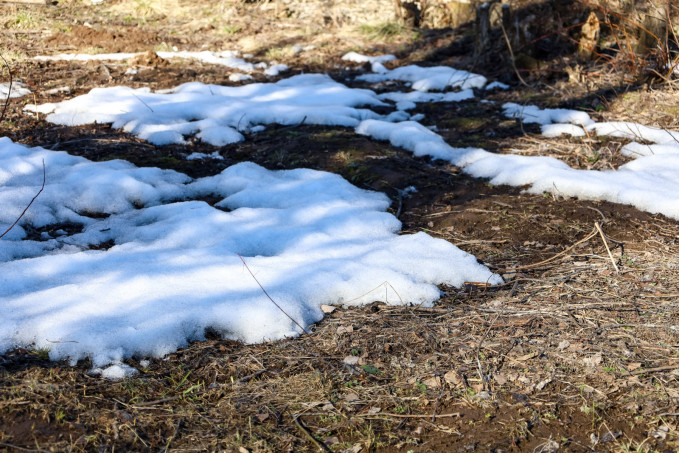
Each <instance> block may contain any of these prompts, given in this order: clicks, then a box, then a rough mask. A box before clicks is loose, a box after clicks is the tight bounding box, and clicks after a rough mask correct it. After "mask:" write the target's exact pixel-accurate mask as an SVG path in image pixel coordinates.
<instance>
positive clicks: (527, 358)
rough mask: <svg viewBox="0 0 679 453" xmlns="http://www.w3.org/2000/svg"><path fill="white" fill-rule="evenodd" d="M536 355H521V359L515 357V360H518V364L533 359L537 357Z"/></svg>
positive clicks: (533, 353) (532, 353)
mask: <svg viewBox="0 0 679 453" xmlns="http://www.w3.org/2000/svg"><path fill="white" fill-rule="evenodd" d="M537 355H538V353H537V352H531V353H530V354H526V355H522V356H521V357H517V358H516V359H515V360H518V361H519V362H525V361H526V360H530V359H533V358H535V357H537Z"/></svg>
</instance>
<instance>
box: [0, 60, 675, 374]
mask: <svg viewBox="0 0 679 453" xmlns="http://www.w3.org/2000/svg"><path fill="white" fill-rule="evenodd" d="M366 58H367V57H366ZM346 59H347V60H350V61H368V62H371V63H372V66H373V71H374V72H373V73H372V74H366V75H364V76H362V77H361V78H362V80H364V81H368V82H374V83H382V82H385V81H389V80H399V81H402V82H405V83H406V84H408V85H410V87H411V88H412V90H411V91H409V92H385V93H382V94H379V95H378V94H376V93H375V92H374V91H372V90H366V89H352V88H349V87H347V86H345V85H343V84H341V83H338V82H336V81H334V80H332V79H331V78H330V77H328V76H326V75H321V74H306V75H297V76H293V77H290V78H287V79H283V80H280V81H278V82H276V83H252V84H249V85H243V86H237V87H225V86H217V85H205V84H202V83H188V84H184V85H181V86H179V87H177V88H174V89H171V90H166V91H159V92H155V93H154V92H151V91H150V90H148V89H136V90H135V89H131V88H127V87H113V88H97V89H93V90H92V91H91V92H90V93H88V94H86V95H83V96H79V97H76V98H73V99H70V100H67V101H64V102H60V103H54V104H43V105H39V106H29V107H28V110H32V111H38V112H42V113H45V114H47V120H48V121H50V122H52V123H55V124H62V125H80V124H88V123H94V122H97V123H111V124H112V125H113V127H115V128H120V129H123V130H125V131H127V132H130V133H133V134H135V135H137V136H139V137H140V138H142V139H145V140H148V141H149V142H151V143H153V144H156V145H164V144H170V143H184V142H185V141H186V137H189V136H196V137H197V138H198V139H200V140H202V141H204V142H206V143H210V144H213V145H216V146H223V145H226V144H229V143H234V142H238V141H242V140H244V139H245V135H244V134H245V133H253V132H257V131H261V130H263V129H264V128H266V126H267V125H269V124H283V125H295V124H322V125H338V126H345V127H353V128H355V130H356V132H357V133H359V134H364V135H367V136H370V137H372V138H374V139H377V140H388V141H390V142H391V143H392V144H394V145H395V146H399V147H402V148H405V149H407V150H410V151H411V152H413V153H414V154H415V155H417V156H431V157H433V158H435V159H443V160H446V161H449V162H451V163H453V164H454V165H457V166H460V167H462V168H463V169H464V171H466V172H467V173H469V174H471V175H474V176H477V177H485V178H490V180H491V182H492V183H493V184H509V185H514V186H527V187H528V189H527V190H528V191H529V192H531V193H542V192H558V194H559V195H562V196H574V197H578V198H581V199H597V200H608V201H612V202H617V203H625V204H630V205H633V206H636V207H637V208H639V209H642V210H645V211H649V212H652V213H662V214H664V215H666V216H668V217H672V218H674V219H679V178H677V176H676V175H677V174H679V145H678V144H677V143H678V141H677V138H679V135H678V134H677V133H673V132H668V131H662V130H659V129H655V128H649V127H645V126H641V125H636V124H631V123H596V122H594V121H593V120H592V119H591V118H590V117H589V115H587V114H586V113H584V112H575V111H570V110H562V109H551V110H550V109H547V110H541V109H539V108H537V107H534V106H519V105H516V104H505V105H504V106H502V107H503V111H504V114H505V115H507V116H508V117H518V118H521V119H522V121H524V122H535V123H538V124H541V125H543V133H544V134H545V135H546V136H558V135H560V134H562V133H568V134H573V135H582V134H585V133H598V134H602V135H603V134H605V135H614V136H624V137H628V138H631V139H633V140H635V141H634V142H633V143H631V144H629V145H627V146H625V148H624V149H623V152H624V153H625V154H626V155H628V156H630V157H635V159H634V160H633V161H631V162H629V163H627V164H625V165H623V166H621V167H620V168H619V169H618V170H610V171H591V170H577V169H573V168H570V167H569V166H568V165H567V164H565V163H564V162H561V161H559V160H557V159H554V158H551V157H540V156H537V157H528V156H518V155H500V154H495V153H492V152H488V151H486V150H483V149H475V148H456V147H454V146H451V145H449V144H448V143H446V142H445V141H444V140H443V139H442V138H441V136H439V135H438V134H436V133H435V132H434V131H433V130H432V129H430V128H427V127H424V126H423V125H422V124H420V123H419V122H418V121H419V120H421V119H422V115H411V114H410V113H408V112H407V110H411V109H413V108H414V107H415V106H416V104H417V103H419V102H455V101H462V100H468V99H472V98H474V97H475V96H476V95H478V93H482V92H483V91H481V89H483V88H486V89H490V88H501V89H504V88H506V87H505V86H502V85H500V84H490V85H487V80H486V79H485V78H484V77H482V76H480V75H477V74H472V73H469V72H466V71H460V70H455V69H453V68H448V67H437V68H420V67H417V66H405V67H401V68H396V69H393V70H388V69H386V68H385V67H384V66H383V65H382V62H385V61H389V60H390V58H381V59H380V58H373V59H362V58H361V56H360V55H358V56H357V55H350V56H349V57H347V58H346ZM240 63H243V64H245V62H239V64H240ZM234 64H235V63H234ZM450 89H453V90H454V91H445V92H438V91H437V92H431V90H450ZM375 106H380V107H382V110H384V109H383V108H384V107H385V106H393V107H394V111H393V112H392V113H389V114H378V113H376V112H375V111H373V110H371V109H370V108H371V107H375ZM585 131H587V132H585ZM642 142H644V143H642ZM196 157H200V156H192V157H191V158H196ZM207 157H210V156H207ZM43 161H44V162H45V165H46V167H47V171H48V178H47V186H46V188H45V191H44V193H43V194H42V195H41V196H40V197H39V198H38V199H37V200H36V203H35V204H34V205H33V206H32V207H31V209H30V210H29V212H28V214H27V216H26V217H25V218H24V219H23V220H22V222H21V224H20V225H19V226H18V227H16V228H15V229H14V230H12V231H11V232H10V233H9V234H8V235H7V236H6V237H5V238H3V239H2V240H1V241H0V246H1V247H0V267H1V269H0V280H1V284H0V315H1V316H2V317H3V324H2V326H0V350H1V351H4V350H7V349H10V348H13V347H17V346H24V347H27V346H31V347H45V348H49V349H50V356H51V357H52V358H53V359H61V358H68V359H70V360H72V361H76V360H78V359H82V358H85V357H90V358H92V360H93V363H94V365H95V366H104V365H108V364H111V363H118V364H119V363H120V362H121V361H122V360H123V359H124V358H126V357H130V356H132V355H139V356H162V355H163V354H166V353H169V352H172V351H174V350H176V349H177V348H179V347H182V346H184V345H186V344H187V342H188V341H191V340H194V339H201V338H203V336H204V332H205V329H207V328H210V329H213V330H216V331H217V332H219V333H221V334H223V335H224V336H225V337H229V338H238V339H242V340H244V341H247V342H255V341H263V340H274V339H279V338H283V337H286V336H290V335H295V334H298V333H299V328H298V327H297V326H296V325H295V324H294V323H293V322H292V321H291V320H290V319H288V318H287V317H286V316H285V315H284V314H283V313H281V312H280V311H279V310H278V309H277V308H276V307H275V306H274V305H273V304H271V302H270V301H268V300H267V299H266V297H265V296H264V295H263V294H262V292H261V290H260V289H259V287H258V286H257V283H256V282H255V281H254V280H253V279H252V277H250V276H249V274H248V273H247V271H246V269H245V268H244V266H243V263H242V262H241V260H240V258H239V257H238V254H240V255H242V256H243V257H244V258H245V259H246V261H247V263H248V265H249V266H250V268H251V269H253V271H254V272H255V274H256V276H257V278H258V279H259V280H260V281H261V283H262V284H263V285H264V287H266V288H267V290H268V291H269V292H270V293H271V294H272V296H273V297H274V298H275V299H276V301H277V302H278V303H279V304H280V305H281V306H282V307H283V308H284V309H285V311H286V312H287V313H288V314H289V315H290V316H291V317H292V318H294V319H295V320H296V321H297V322H299V323H300V324H302V325H303V326H304V327H307V326H309V325H310V324H312V323H314V322H317V321H318V320H320V319H321V317H322V312H321V310H320V305H321V304H328V303H337V304H343V303H351V304H360V303H367V302H371V301H374V300H380V301H384V302H386V303H390V304H397V303H418V304H419V303H424V304H431V303H433V302H434V301H435V300H437V299H438V298H439V297H440V292H439V290H438V289H437V287H436V285H440V284H447V285H452V286H460V285H462V284H463V282H465V281H476V282H488V283H491V284H498V283H500V282H501V279H500V277H499V276H497V275H493V274H492V273H491V272H490V271H489V270H488V269H487V268H485V267H483V266H481V265H479V264H478V263H477V261H476V259H475V258H474V257H473V256H471V255H468V254H466V253H464V252H462V251H461V250H459V249H457V248H456V247H455V246H453V245H452V244H450V243H448V242H445V241H442V240H438V239H433V238H431V237H430V236H427V235H426V234H423V233H420V234H415V235H403V236H399V235H398V234H397V233H398V231H399V229H400V223H399V221H398V220H397V219H396V218H395V217H394V216H392V215H391V214H388V213H387V212H385V211H386V209H387V208H388V207H389V200H388V198H387V197H386V196H384V195H383V194H378V193H374V192H368V191H364V190H361V189H358V188H356V187H354V186H352V185H351V184H349V183H348V182H347V181H345V180H343V179H342V178H341V177H339V176H336V175H332V174H329V173H325V172H319V171H313V170H291V171H268V170H265V169H263V168H261V167H259V166H257V165H255V164H252V163H242V164H238V165H235V166H232V167H230V168H228V169H226V170H225V171H224V172H222V173H221V174H220V175H217V176H213V177H208V178H201V179H198V180H192V179H190V178H189V177H188V176H186V175H183V174H180V173H177V172H173V171H167V170H160V169H156V168H137V167H135V166H133V165H131V164H129V163H127V162H123V161H111V162H101V163H94V162H90V161H88V160H86V159H83V158H80V157H74V156H70V155H68V154H66V153H63V152H52V151H47V150H44V149H41V148H28V147H25V146H22V145H18V144H14V143H12V142H11V141H9V140H8V139H6V138H4V139H0V203H1V204H2V209H0V227H3V231H4V229H5V228H6V227H7V226H9V224H11V222H13V221H14V219H16V217H17V216H18V215H19V214H20V212H21V211H22V210H23V208H24V207H25V205H26V203H27V202H28V200H30V199H31V197H32V196H33V195H34V194H35V192H37V190H38V189H39V187H40V184H41V182H42V168H43V167H42V162H43ZM207 195H215V196H218V197H219V198H221V199H222V201H221V202H219V203H218V204H217V205H216V206H215V207H212V206H210V205H208V204H207V203H205V202H202V201H196V200H199V199H200V198H201V197H205V196H207ZM55 224H63V225H64V228H63V229H62V230H60V231H56V233H55V234H48V233H43V234H42V235H36V233H34V231H35V229H37V228H40V227H43V226H46V225H55ZM74 225H81V226H82V228H79V227H78V228H75V227H74ZM67 230H68V231H67ZM27 235H31V236H30V240H29V239H27ZM107 247H110V248H108V249H106V248H107ZM115 366H116V368H115V372H112V375H116V372H121V373H122V374H125V369H123V368H121V366H120V365H115ZM121 370H123V371H121Z"/></svg>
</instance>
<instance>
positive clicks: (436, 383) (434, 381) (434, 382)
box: [422, 376, 441, 389]
mask: <svg viewBox="0 0 679 453" xmlns="http://www.w3.org/2000/svg"><path fill="white" fill-rule="evenodd" d="M422 383H423V384H424V385H426V386H427V388H430V389H437V388H439V387H441V379H440V378H439V377H438V376H433V377H430V378H427V379H425V380H423V381H422Z"/></svg>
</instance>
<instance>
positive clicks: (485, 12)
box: [475, 2, 490, 55]
mask: <svg viewBox="0 0 679 453" xmlns="http://www.w3.org/2000/svg"><path fill="white" fill-rule="evenodd" d="M475 34H476V47H475V53H476V55H481V54H482V53H484V52H485V51H487V50H488V49H489V48H490V3H489V2H483V3H481V4H479V6H477V7H476V30H475Z"/></svg>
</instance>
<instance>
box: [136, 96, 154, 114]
mask: <svg viewBox="0 0 679 453" xmlns="http://www.w3.org/2000/svg"><path fill="white" fill-rule="evenodd" d="M132 96H134V97H136V98H137V100H138V101H139V102H141V103H142V104H144V105H145V106H146V108H147V109H149V110H150V111H151V113H155V112H154V111H153V109H152V108H151V107H150V106H149V105H148V104H147V103H146V102H144V100H143V99H142V98H140V97H139V96H137V95H136V94H134V93H132Z"/></svg>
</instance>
